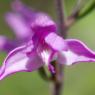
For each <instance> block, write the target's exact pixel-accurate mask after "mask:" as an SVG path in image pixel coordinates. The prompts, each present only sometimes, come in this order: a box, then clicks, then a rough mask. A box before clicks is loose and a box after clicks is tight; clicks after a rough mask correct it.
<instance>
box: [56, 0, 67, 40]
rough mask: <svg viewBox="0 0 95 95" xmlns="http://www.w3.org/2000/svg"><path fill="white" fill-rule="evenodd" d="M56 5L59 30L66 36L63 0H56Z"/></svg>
mask: <svg viewBox="0 0 95 95" xmlns="http://www.w3.org/2000/svg"><path fill="white" fill-rule="evenodd" d="M55 5H56V12H57V19H58V20H57V21H58V22H57V23H58V32H59V33H60V35H61V36H63V38H65V37H66V35H67V33H66V32H65V30H64V29H65V26H64V22H65V19H64V10H63V8H64V6H63V3H62V0H55Z"/></svg>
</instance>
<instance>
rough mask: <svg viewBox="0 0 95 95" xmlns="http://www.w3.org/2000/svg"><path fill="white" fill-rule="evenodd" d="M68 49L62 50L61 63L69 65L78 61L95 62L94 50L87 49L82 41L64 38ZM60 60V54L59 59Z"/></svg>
mask: <svg viewBox="0 0 95 95" xmlns="http://www.w3.org/2000/svg"><path fill="white" fill-rule="evenodd" d="M66 42H67V44H68V46H69V50H68V51H67V52H65V51H63V52H62V53H61V54H62V55H63V56H64V57H63V60H64V61H63V63H65V64H66V65H71V64H75V63H79V62H95V52H93V51H92V50H91V49H89V48H88V47H87V46H86V45H85V44H84V43H83V42H81V41H79V40H76V39H68V40H66ZM60 61H62V56H61V60H60Z"/></svg>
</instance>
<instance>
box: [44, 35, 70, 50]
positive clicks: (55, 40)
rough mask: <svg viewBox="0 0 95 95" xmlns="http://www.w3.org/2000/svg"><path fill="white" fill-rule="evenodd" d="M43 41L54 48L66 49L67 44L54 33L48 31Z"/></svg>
mask: <svg viewBox="0 0 95 95" xmlns="http://www.w3.org/2000/svg"><path fill="white" fill-rule="evenodd" d="M45 42H46V43H47V44H48V45H49V46H50V47H51V48H52V49H54V50H57V51H61V50H67V49H68V47H67V44H66V42H65V40H64V39H62V38H61V37H60V36H58V35H57V34H55V33H50V34H48V35H47V36H46V37H45Z"/></svg>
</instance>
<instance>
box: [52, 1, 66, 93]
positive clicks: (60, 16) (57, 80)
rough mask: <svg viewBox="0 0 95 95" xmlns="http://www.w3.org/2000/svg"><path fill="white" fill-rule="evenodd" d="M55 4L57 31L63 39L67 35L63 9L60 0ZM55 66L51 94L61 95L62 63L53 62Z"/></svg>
mask: <svg viewBox="0 0 95 95" xmlns="http://www.w3.org/2000/svg"><path fill="white" fill-rule="evenodd" d="M55 6H56V14H57V21H58V23H57V24H58V32H59V34H60V36H63V38H64V39H65V38H66V37H67V31H66V30H65V26H64V25H65V24H64V23H65V20H64V10H63V5H62V0H55ZM53 64H54V67H55V71H56V73H55V74H52V83H53V87H52V95H61V90H62V87H63V77H64V73H63V69H64V68H63V67H64V66H63V65H61V64H60V63H56V62H53Z"/></svg>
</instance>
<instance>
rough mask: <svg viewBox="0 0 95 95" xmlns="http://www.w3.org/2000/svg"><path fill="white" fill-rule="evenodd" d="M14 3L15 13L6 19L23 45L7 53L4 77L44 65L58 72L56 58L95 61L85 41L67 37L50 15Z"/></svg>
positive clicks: (68, 61)
mask: <svg viewBox="0 0 95 95" xmlns="http://www.w3.org/2000/svg"><path fill="white" fill-rule="evenodd" d="M13 4H14V6H17V7H14V11H15V13H13V12H12V13H9V14H8V15H7V17H6V18H7V21H8V23H9V25H10V26H11V28H12V29H13V30H14V31H15V34H16V35H17V37H19V41H21V43H23V45H21V46H19V45H20V44H19V45H18V46H19V47H17V48H15V49H14V50H12V51H11V52H10V53H9V54H8V55H7V57H6V59H5V60H4V62H3V65H2V66H1V68H0V80H2V79H3V78H5V77H6V76H8V75H10V74H13V73H16V72H32V71H34V70H37V69H38V68H40V67H42V66H44V65H46V66H48V68H49V70H50V71H51V72H54V68H53V66H52V64H51V62H52V61H57V63H59V64H65V65H72V64H75V63H79V62H95V52H93V51H91V50H90V49H89V48H88V47H87V46H86V45H85V44H84V43H83V42H81V41H79V40H76V39H66V40H64V39H63V38H61V37H60V36H59V35H57V33H56V29H57V26H56V24H55V23H54V22H53V21H52V20H51V18H50V17H49V16H48V15H46V14H44V13H41V12H33V11H31V10H30V9H28V8H27V7H26V6H24V5H23V4H22V3H21V2H15V3H13ZM25 27H26V28H25ZM20 32H21V33H20ZM28 33H29V34H28ZM24 34H25V35H24ZM8 42H9V41H8ZM1 46H2V44H1Z"/></svg>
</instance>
